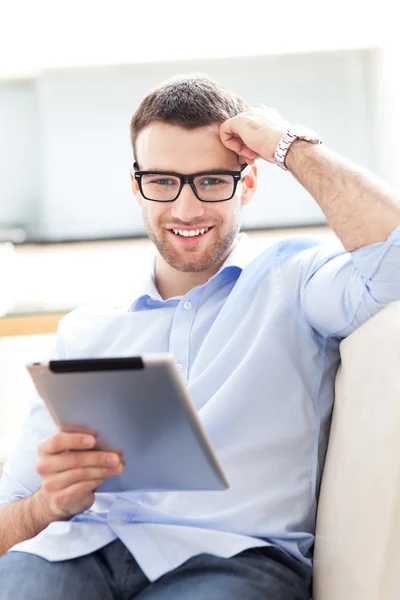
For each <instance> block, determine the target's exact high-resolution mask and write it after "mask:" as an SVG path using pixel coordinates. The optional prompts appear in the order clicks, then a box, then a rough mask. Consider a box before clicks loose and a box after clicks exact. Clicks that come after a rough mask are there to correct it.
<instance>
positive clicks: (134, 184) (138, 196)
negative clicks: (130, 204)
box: [129, 169, 142, 206]
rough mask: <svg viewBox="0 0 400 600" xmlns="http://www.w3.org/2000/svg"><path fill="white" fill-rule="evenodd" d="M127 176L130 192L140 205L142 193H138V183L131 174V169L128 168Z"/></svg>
mask: <svg viewBox="0 0 400 600" xmlns="http://www.w3.org/2000/svg"><path fill="white" fill-rule="evenodd" d="M129 176H130V178H131V187H132V192H133V195H134V196H135V198H136V202H137V203H138V204H139V206H142V194H141V193H140V189H139V184H138V182H137V181H136V179H135V177H134V176H133V173H132V169H129Z"/></svg>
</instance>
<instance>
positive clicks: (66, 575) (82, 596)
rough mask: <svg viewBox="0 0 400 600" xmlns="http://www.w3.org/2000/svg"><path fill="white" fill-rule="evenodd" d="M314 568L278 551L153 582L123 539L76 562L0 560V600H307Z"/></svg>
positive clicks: (193, 564)
mask: <svg viewBox="0 0 400 600" xmlns="http://www.w3.org/2000/svg"><path fill="white" fill-rule="evenodd" d="M310 581H311V569H310V568H308V567H305V566H304V565H302V564H301V563H299V562H298V561H297V560H295V559H293V558H291V557H290V556H288V555H287V554H286V553H284V552H282V551H280V550H278V549H276V548H270V547H267V548H253V549H251V550H246V551H245V552H241V553H240V554H237V555H236V556H233V557H232V558H220V557H218V556H214V555H212V554H201V555H199V556H195V557H193V558H191V559H190V560H188V561H186V562H185V563H184V564H183V565H181V566H180V567H178V568H177V569H175V570H173V571H171V572H169V573H167V574H166V575H164V576H163V577H160V579H158V580H157V581H154V582H153V583H151V582H149V580H148V579H147V577H146V576H145V575H144V573H143V571H142V570H141V569H140V567H139V565H138V564H137V562H136V561H135V559H134V558H133V556H132V555H131V554H130V552H129V551H128V550H127V549H126V548H125V546H124V545H123V544H122V542H120V541H119V540H116V541H114V542H112V543H111V544H108V545H107V546H105V547H104V548H102V549H101V550H98V551H97V552H94V553H93V554H89V555H87V556H81V557H79V558H75V559H73V560H67V561H61V562H48V561H46V560H44V559H43V558H40V557H38V556H35V555H33V554H28V553H25V552H9V553H7V554H6V555H5V556H3V557H2V558H1V559H0V600H128V599H131V598H132V599H133V598H137V599H138V600H167V599H168V600H175V599H178V598H183V599H189V598H190V600H215V599H218V600H223V599H226V600H228V599H229V600H309V597H310V593H309V591H310Z"/></svg>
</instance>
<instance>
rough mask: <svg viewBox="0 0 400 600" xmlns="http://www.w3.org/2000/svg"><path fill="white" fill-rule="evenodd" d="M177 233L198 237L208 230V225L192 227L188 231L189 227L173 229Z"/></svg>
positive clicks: (183, 235)
mask: <svg viewBox="0 0 400 600" xmlns="http://www.w3.org/2000/svg"><path fill="white" fill-rule="evenodd" d="M172 231H173V232H174V233H175V235H181V236H182V237H196V236H197V235H203V233H206V232H207V231H208V227H205V228H204V229H191V230H190V231H188V230H187V229H173V230H172Z"/></svg>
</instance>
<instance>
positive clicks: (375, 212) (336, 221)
mask: <svg viewBox="0 0 400 600" xmlns="http://www.w3.org/2000/svg"><path fill="white" fill-rule="evenodd" d="M287 129H288V123H287V121H286V120H285V119H283V118H282V116H281V115H280V114H279V113H277V112H276V111H275V110H273V109H271V108H267V107H266V106H263V105H257V106H253V107H249V108H248V109H246V110H244V111H243V112H241V113H240V114H238V115H237V116H236V117H233V118H231V119H228V120H227V121H225V123H222V125H221V126H220V130H219V132H220V137H221V141H222V143H223V144H224V145H225V146H226V147H227V148H229V149H230V150H232V151H233V152H236V154H237V155H238V156H239V160H240V161H241V162H247V163H248V164H254V161H255V159H256V158H258V157H261V158H263V159H265V160H266V161H268V162H270V163H273V162H274V154H275V150H276V148H277V146H278V144H279V141H280V139H281V137H282V136H283V135H284V134H285V133H286V131H287ZM285 163H286V166H287V167H288V169H289V171H290V172H291V173H292V174H293V176H294V177H295V178H296V179H297V180H298V181H299V182H300V183H301V185H302V186H303V187H304V188H306V189H307V190H308V191H309V192H310V194H311V195H312V196H313V198H314V199H315V200H316V201H317V202H318V204H319V205H320V207H321V208H322V210H323V212H324V213H325V216H326V218H327V220H328V223H329V224H330V225H331V227H332V228H333V229H334V231H335V232H336V234H337V235H338V237H339V239H340V241H341V242H342V244H343V246H344V248H345V249H346V250H347V251H348V252H352V251H354V250H357V249H358V248H361V247H364V246H367V245H370V244H374V243H375V242H383V241H385V240H387V238H388V237H389V235H390V234H391V233H392V231H394V230H395V229H396V227H397V226H398V225H400V205H399V199H398V196H397V195H396V193H395V192H394V190H393V189H391V187H390V186H389V185H388V184H386V183H385V182H384V181H382V180H381V179H379V178H378V177H377V176H375V175H373V174H372V173H369V172H368V171H367V170H366V169H363V168H362V167H359V166H357V165H355V164H353V163H352V162H351V161H349V160H347V159H345V158H342V157H340V156H339V155H337V154H335V153H334V152H333V151H332V150H329V149H328V148H326V147H325V146H324V145H323V144H322V145H314V144H310V143H308V142H305V141H302V140H297V141H295V142H293V144H292V145H291V147H290V148H289V150H288V153H287V155H286V160H285Z"/></svg>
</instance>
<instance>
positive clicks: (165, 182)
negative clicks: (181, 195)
mask: <svg viewBox="0 0 400 600" xmlns="http://www.w3.org/2000/svg"><path fill="white" fill-rule="evenodd" d="M148 183H155V184H157V185H176V184H177V183H176V181H175V180H173V179H168V178H166V177H163V178H162V179H161V178H159V179H151V180H150V181H149V182H148Z"/></svg>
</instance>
